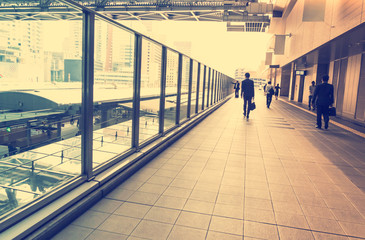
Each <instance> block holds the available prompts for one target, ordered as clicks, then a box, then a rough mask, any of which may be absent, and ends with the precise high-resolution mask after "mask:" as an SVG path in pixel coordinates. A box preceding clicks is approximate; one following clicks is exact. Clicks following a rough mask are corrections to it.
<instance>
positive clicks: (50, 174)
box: [0, 2, 82, 219]
mask: <svg viewBox="0 0 365 240" xmlns="http://www.w3.org/2000/svg"><path fill="white" fill-rule="evenodd" d="M56 4H57V2H56ZM47 14H48V16H46V15H47ZM53 14H54V15H57V14H55V13H46V12H43V13H42V19H46V18H47V17H49V18H48V19H61V18H59V17H55V16H54V15H53ZM17 16H18V17H19V18H24V19H23V21H20V20H14V21H11V20H9V21H0V89H1V90H0V182H1V187H0V199H1V204H0V219H1V218H3V217H5V216H6V214H7V213H9V212H10V211H12V210H13V209H15V208H17V207H19V206H23V205H25V204H27V203H29V202H31V201H33V200H34V199H36V198H37V197H39V196H42V195H44V194H46V193H48V192H50V191H51V190H52V189H54V188H55V187H58V186H60V185H62V184H65V183H66V182H68V181H69V180H70V179H72V178H74V177H75V176H78V175H80V173H81V161H80V159H81V157H80V155H81V148H80V145H81V141H80V131H79V120H78V119H79V116H80V106H81V59H82V52H81V46H82V21H81V20H74V21H66V20H51V21H49V20H40V19H33V17H35V18H37V15H35V16H33V17H31V16H25V15H22V14H19V15H17ZM32 20H33V21H32ZM34 20H36V21H34ZM54 29H57V31H54Z"/></svg>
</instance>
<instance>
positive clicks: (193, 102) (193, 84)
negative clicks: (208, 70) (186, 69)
mask: <svg viewBox="0 0 365 240" xmlns="http://www.w3.org/2000/svg"><path fill="white" fill-rule="evenodd" d="M192 77H193V79H192V81H191V98H190V116H194V115H195V114H196V111H195V110H196V109H195V108H196V91H197V89H196V88H197V82H198V63H197V62H196V61H193V75H192Z"/></svg>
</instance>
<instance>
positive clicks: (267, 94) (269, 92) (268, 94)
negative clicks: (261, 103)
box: [265, 81, 275, 108]
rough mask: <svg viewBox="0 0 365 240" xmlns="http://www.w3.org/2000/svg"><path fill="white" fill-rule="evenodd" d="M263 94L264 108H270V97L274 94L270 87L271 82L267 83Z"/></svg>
mask: <svg viewBox="0 0 365 240" xmlns="http://www.w3.org/2000/svg"><path fill="white" fill-rule="evenodd" d="M265 93H266V106H267V108H270V104H271V101H272V95H274V93H275V91H274V87H273V86H272V85H271V81H269V82H268V83H267V86H266V91H265Z"/></svg>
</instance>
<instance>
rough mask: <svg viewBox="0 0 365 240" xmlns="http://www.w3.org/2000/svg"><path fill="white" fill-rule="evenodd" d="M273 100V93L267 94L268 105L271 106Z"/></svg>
mask: <svg viewBox="0 0 365 240" xmlns="http://www.w3.org/2000/svg"><path fill="white" fill-rule="evenodd" d="M271 101H272V95H271V94H270V93H268V94H266V106H267V107H268V108H269V107H270V104H271Z"/></svg>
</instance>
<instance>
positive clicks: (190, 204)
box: [183, 199, 214, 214]
mask: <svg viewBox="0 0 365 240" xmlns="http://www.w3.org/2000/svg"><path fill="white" fill-rule="evenodd" d="M213 208H214V203H210V202H203V201H198V200H193V199H188V201H187V202H186V203H185V206H184V208H183V209H184V210H185V211H191V212H196V213H205V214H212V213H213Z"/></svg>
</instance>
